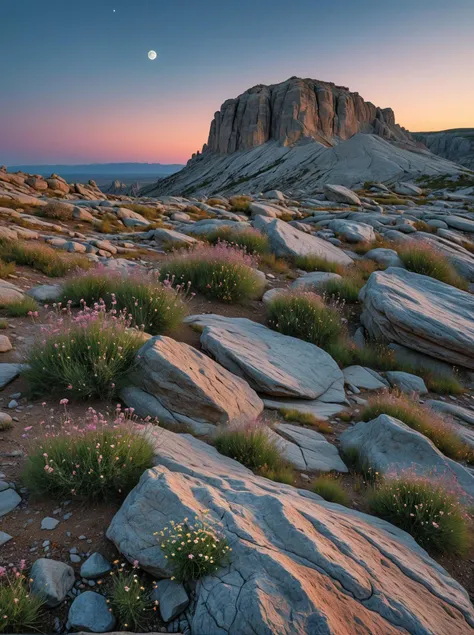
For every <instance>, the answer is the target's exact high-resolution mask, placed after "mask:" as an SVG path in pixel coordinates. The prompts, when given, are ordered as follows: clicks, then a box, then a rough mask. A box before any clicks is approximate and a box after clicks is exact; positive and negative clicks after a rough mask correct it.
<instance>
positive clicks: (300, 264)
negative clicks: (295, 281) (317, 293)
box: [295, 254, 345, 274]
mask: <svg viewBox="0 0 474 635" xmlns="http://www.w3.org/2000/svg"><path fill="white" fill-rule="evenodd" d="M295 267H297V268H298V269H303V271H326V272H328V273H339V274H343V273H344V271H345V267H343V266H342V265H339V264H338V263H337V262H330V261H329V260H326V258H321V256H316V255H315V254H307V255H305V256H296V258H295Z"/></svg>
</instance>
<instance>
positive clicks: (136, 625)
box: [110, 565, 153, 633]
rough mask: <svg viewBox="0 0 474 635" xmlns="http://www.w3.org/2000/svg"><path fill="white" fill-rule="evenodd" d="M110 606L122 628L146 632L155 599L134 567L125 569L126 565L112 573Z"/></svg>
mask: <svg viewBox="0 0 474 635" xmlns="http://www.w3.org/2000/svg"><path fill="white" fill-rule="evenodd" d="M110 606H111V608H112V612H113V614H114V615H115V616H116V618H117V619H118V622H119V626H120V628H125V629H127V630H131V631H133V632H143V633H146V632H147V631H148V630H149V629H148V626H149V621H150V618H151V617H152V616H153V601H152V599H151V593H150V590H149V589H147V588H146V587H145V586H144V584H143V583H142V581H141V580H140V578H139V577H138V573H137V572H136V570H135V569H134V570H133V571H125V570H124V565H122V566H121V567H120V569H118V571H116V572H114V573H113V574H112V588H111V591H110Z"/></svg>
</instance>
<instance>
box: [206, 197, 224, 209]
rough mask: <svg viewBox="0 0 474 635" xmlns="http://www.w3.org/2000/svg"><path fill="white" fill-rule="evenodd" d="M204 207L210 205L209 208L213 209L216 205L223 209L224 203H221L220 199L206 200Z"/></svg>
mask: <svg viewBox="0 0 474 635" xmlns="http://www.w3.org/2000/svg"><path fill="white" fill-rule="evenodd" d="M206 205H210V206H211V207H214V206H215V205H217V206H218V207H225V203H224V201H221V199H220V198H208V199H207V201H206Z"/></svg>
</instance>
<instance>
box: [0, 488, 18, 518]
mask: <svg viewBox="0 0 474 635" xmlns="http://www.w3.org/2000/svg"><path fill="white" fill-rule="evenodd" d="M20 503H21V496H19V495H18V494H17V493H16V492H15V490H14V489H6V490H4V491H3V492H0V517H2V516H5V514H8V513H9V512H11V511H13V510H14V509H15V508H16V507H18V505H19V504H20Z"/></svg>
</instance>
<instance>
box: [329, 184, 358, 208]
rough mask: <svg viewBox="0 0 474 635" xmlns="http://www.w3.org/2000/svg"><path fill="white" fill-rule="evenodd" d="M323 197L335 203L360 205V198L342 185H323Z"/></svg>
mask: <svg viewBox="0 0 474 635" xmlns="http://www.w3.org/2000/svg"><path fill="white" fill-rule="evenodd" d="M323 192H324V196H325V197H326V198H327V199H328V201H335V202H336V203H348V204H349V205H362V203H361V200H360V198H359V197H358V196H357V194H356V193H355V192H353V191H352V190H350V189H349V188H347V187H344V186H343V185H330V184H329V183H326V184H325V185H323Z"/></svg>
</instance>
